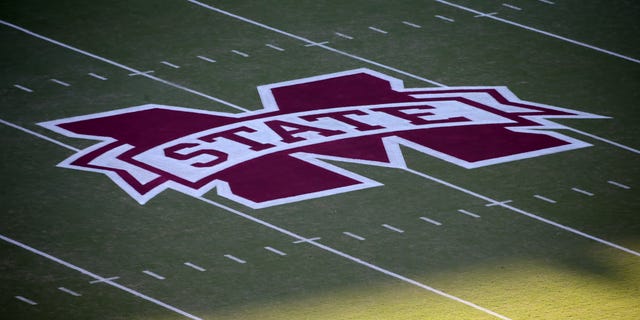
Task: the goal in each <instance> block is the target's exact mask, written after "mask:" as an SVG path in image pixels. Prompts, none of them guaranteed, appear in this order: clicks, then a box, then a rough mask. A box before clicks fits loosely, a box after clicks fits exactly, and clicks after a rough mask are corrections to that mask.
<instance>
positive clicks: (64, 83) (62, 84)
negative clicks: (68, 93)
mask: <svg viewBox="0 0 640 320" xmlns="http://www.w3.org/2000/svg"><path fill="white" fill-rule="evenodd" d="M49 81H51V82H54V83H57V84H59V85H61V86H63V87H70V86H71V85H70V84H68V83H66V82H64V81H60V80H58V79H49Z"/></svg>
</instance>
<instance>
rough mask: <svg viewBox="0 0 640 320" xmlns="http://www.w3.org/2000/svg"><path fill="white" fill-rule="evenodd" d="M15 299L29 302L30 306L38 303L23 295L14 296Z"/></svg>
mask: <svg viewBox="0 0 640 320" xmlns="http://www.w3.org/2000/svg"><path fill="white" fill-rule="evenodd" d="M16 299H18V300H20V301H22V302H26V303H28V304H30V305H32V306H35V305H37V304H38V303H37V302H35V301H33V300H31V299H27V298H25V297H23V296H16Z"/></svg>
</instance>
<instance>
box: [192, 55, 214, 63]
mask: <svg viewBox="0 0 640 320" xmlns="http://www.w3.org/2000/svg"><path fill="white" fill-rule="evenodd" d="M196 57H197V58H198V59H201V60H204V61H206V62H211V63H214V62H216V61H215V60H213V59H211V58H207V57H205V56H196Z"/></svg>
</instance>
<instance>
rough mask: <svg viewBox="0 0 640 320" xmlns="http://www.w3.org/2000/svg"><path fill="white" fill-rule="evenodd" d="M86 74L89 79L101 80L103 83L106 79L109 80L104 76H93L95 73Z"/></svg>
mask: <svg viewBox="0 0 640 320" xmlns="http://www.w3.org/2000/svg"><path fill="white" fill-rule="evenodd" d="M87 74H88V75H89V76H91V77H94V78H96V79H99V80H103V81H104V80H108V79H109V78H107V77H105V76H101V75H99V74H95V73H93V72H89V73H87Z"/></svg>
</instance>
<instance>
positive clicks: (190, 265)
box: [184, 262, 207, 272]
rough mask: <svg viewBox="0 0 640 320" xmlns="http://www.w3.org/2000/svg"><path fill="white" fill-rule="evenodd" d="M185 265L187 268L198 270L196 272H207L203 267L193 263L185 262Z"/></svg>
mask: <svg viewBox="0 0 640 320" xmlns="http://www.w3.org/2000/svg"><path fill="white" fill-rule="evenodd" d="M184 265H185V266H187V267H191V268H193V269H196V270H198V271H200V272H204V271H207V269H205V268H203V267H201V266H198V265H195V264H193V263H191V262H185V263H184Z"/></svg>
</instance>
